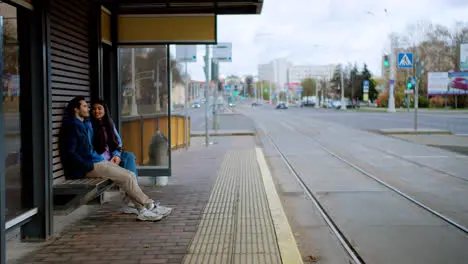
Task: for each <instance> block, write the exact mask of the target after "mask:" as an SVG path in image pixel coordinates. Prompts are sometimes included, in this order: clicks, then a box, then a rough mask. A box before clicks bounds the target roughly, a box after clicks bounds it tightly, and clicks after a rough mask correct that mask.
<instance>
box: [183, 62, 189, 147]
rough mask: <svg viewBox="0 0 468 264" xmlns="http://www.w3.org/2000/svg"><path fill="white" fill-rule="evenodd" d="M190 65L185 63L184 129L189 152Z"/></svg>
mask: <svg viewBox="0 0 468 264" xmlns="http://www.w3.org/2000/svg"><path fill="white" fill-rule="evenodd" d="M187 67H188V64H187V62H185V78H186V82H185V84H186V88H185V126H184V129H185V149H186V150H188V139H189V132H188V127H189V126H188V115H189V111H188V106H189V104H188V94H189V91H188V89H189V77H188V68H187Z"/></svg>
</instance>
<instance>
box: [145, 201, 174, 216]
mask: <svg viewBox="0 0 468 264" xmlns="http://www.w3.org/2000/svg"><path fill="white" fill-rule="evenodd" d="M146 208H147V209H148V210H150V211H152V212H154V213H156V214H158V215H162V216H163V217H166V216H168V215H169V214H171V212H172V208H170V207H166V206H162V205H159V201H157V202H153V203H151V204H150V205H148V206H147V207H146Z"/></svg>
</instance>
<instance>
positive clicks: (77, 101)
mask: <svg viewBox="0 0 468 264" xmlns="http://www.w3.org/2000/svg"><path fill="white" fill-rule="evenodd" d="M81 101H86V99H85V98H84V96H77V97H75V98H73V99H71V100H70V101H69V102H68V105H67V108H66V109H65V113H66V114H67V115H68V116H69V117H72V116H74V115H75V109H76V108H78V109H80V107H81Z"/></svg>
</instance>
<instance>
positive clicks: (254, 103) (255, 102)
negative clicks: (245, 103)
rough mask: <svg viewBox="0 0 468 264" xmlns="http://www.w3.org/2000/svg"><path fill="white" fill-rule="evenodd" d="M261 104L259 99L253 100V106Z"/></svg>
mask: <svg viewBox="0 0 468 264" xmlns="http://www.w3.org/2000/svg"><path fill="white" fill-rule="evenodd" d="M259 105H262V104H261V103H260V102H258V101H253V102H252V106H259Z"/></svg>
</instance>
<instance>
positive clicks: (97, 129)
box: [91, 100, 159, 214]
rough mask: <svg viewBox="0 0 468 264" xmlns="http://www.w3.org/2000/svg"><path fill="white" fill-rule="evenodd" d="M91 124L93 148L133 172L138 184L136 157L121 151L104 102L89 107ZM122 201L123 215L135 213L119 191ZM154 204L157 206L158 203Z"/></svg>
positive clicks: (120, 143) (98, 101) (120, 141)
mask: <svg viewBox="0 0 468 264" xmlns="http://www.w3.org/2000/svg"><path fill="white" fill-rule="evenodd" d="M91 109H92V115H91V123H92V127H93V131H94V137H93V147H94V149H95V150H96V152H97V153H98V154H101V155H102V156H103V157H104V158H105V159H106V160H107V161H110V162H112V163H115V164H117V165H119V166H120V167H122V168H124V169H127V170H129V171H131V172H133V173H134V174H135V176H136V181H137V183H138V174H137V173H138V172H137V167H136V157H135V155H134V154H133V153H132V152H128V151H123V150H122V139H121V138H120V135H119V133H118V132H117V129H116V128H115V124H114V121H113V120H112V118H111V116H110V114H109V113H110V111H109V107H108V106H107V104H106V103H105V102H104V100H97V101H94V102H93V103H92V105H91ZM121 195H122V199H123V200H124V202H125V203H126V204H127V205H128V207H127V208H124V209H123V210H122V211H123V212H124V213H128V214H130V213H137V212H136V210H135V206H134V205H133V204H132V202H130V199H129V198H128V197H127V195H126V194H125V193H124V192H122V191H121ZM156 203H158V204H159V202H158V201H156Z"/></svg>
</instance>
